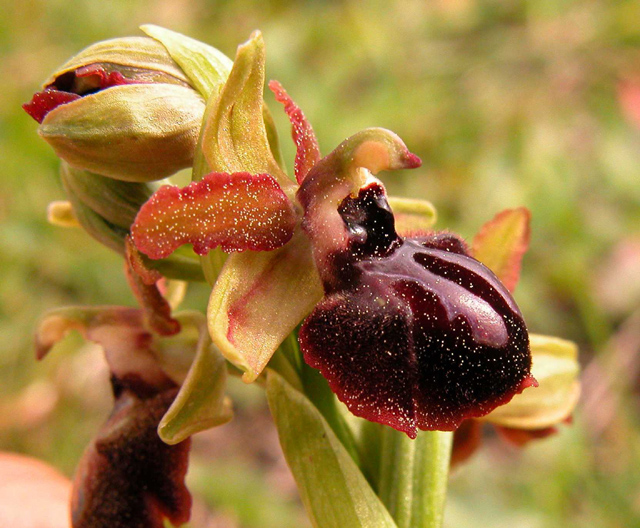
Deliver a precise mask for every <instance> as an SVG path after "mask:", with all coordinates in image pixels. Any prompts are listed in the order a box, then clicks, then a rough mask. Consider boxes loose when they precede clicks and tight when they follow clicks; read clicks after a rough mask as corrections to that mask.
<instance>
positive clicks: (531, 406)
mask: <svg viewBox="0 0 640 528" xmlns="http://www.w3.org/2000/svg"><path fill="white" fill-rule="evenodd" d="M529 340H530V345H531V356H532V359H533V366H532V370H531V372H532V374H533V376H534V377H535V378H536V379H537V380H538V383H539V384H540V385H539V386H538V387H537V388H532V389H530V390H527V391H524V392H523V393H522V394H517V395H516V396H514V397H513V399H512V400H511V401H510V402H509V403H507V404H506V405H503V406H502V407H498V408H497V409H496V410H495V411H493V412H492V413H490V414H489V415H487V417H486V418H485V419H486V420H487V421H489V422H491V423H494V424H496V425H501V426H504V427H509V428H513V429H529V430H531V429H544V428H547V427H551V426H554V425H557V424H559V423H560V422H562V421H564V420H566V419H567V418H568V417H569V416H571V413H572V412H573V409H574V407H575V405H576V403H577V402H578V398H579V396H580V383H579V381H578V375H579V370H580V369H579V365H578V348H577V346H576V345H575V343H572V342H571V341H566V340H564V339H559V338H557V337H549V336H542V335H537V334H530V335H529Z"/></svg>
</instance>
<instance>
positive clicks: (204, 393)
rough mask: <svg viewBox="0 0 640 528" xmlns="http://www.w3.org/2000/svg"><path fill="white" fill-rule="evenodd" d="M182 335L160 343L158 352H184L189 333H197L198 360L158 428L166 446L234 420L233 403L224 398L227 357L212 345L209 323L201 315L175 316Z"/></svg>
mask: <svg viewBox="0 0 640 528" xmlns="http://www.w3.org/2000/svg"><path fill="white" fill-rule="evenodd" d="M176 319H178V321H180V324H181V326H182V332H181V334H180V335H179V336H177V337H175V338H173V339H172V338H165V339H162V340H160V341H159V342H158V344H157V346H156V351H157V353H158V354H159V355H160V356H161V357H162V356H163V355H164V356H165V357H166V356H169V355H170V352H171V349H172V348H173V347H175V346H176V344H177V346H178V348H182V349H183V352H184V345H185V343H186V339H187V336H188V334H189V332H193V331H194V330H195V331H196V332H197V342H196V343H195V349H196V353H195V359H194V361H193V363H192V365H191V368H190V369H189V372H188V374H187V377H186V379H185V380H184V382H183V384H182V387H181V388H180V392H178V395H177V396H176V399H175V400H174V401H173V403H172V405H171V407H170V408H169V410H168V411H167V412H166V414H165V415H164V416H163V418H162V420H161V421H160V425H159V426H158V434H159V435H160V438H162V440H163V441H164V442H166V443H167V444H177V443H179V442H182V441H183V440H185V439H186V438H188V437H189V436H191V435H192V434H195V433H198V432H200V431H204V430H206V429H210V428H211V427H216V426H218V425H222V424H224V423H227V422H228V421H229V420H231V418H232V417H233V412H232V410H231V401H230V400H229V398H227V397H226V396H225V389H226V382H227V367H226V363H225V360H224V358H223V357H222V355H220V353H219V352H218V350H217V349H216V348H215V346H213V343H212V342H211V339H210V338H209V334H208V332H207V327H206V326H207V325H206V320H205V318H204V316H203V315H202V314H200V313H199V312H188V313H182V314H179V315H176Z"/></svg>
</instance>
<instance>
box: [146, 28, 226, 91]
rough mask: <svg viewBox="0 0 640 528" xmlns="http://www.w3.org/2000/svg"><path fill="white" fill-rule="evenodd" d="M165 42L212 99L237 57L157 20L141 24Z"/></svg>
mask: <svg viewBox="0 0 640 528" xmlns="http://www.w3.org/2000/svg"><path fill="white" fill-rule="evenodd" d="M140 29H141V30H142V31H144V32H145V33H146V34H147V35H149V36H150V37H153V38H154V39H156V40H158V41H159V42H161V43H162V44H163V45H164V46H165V48H167V51H168V52H169V55H171V58H172V59H173V60H174V61H176V62H177V63H178V65H179V66H180V67H181V68H182V69H183V71H184V73H185V74H186V75H187V77H189V79H190V80H191V82H192V83H193V85H194V86H195V87H196V89H197V90H198V91H199V92H200V94H201V95H202V96H203V97H204V98H205V100H206V99H208V98H209V97H210V96H211V95H212V94H213V93H214V91H215V90H216V89H218V88H219V87H220V86H221V85H222V84H223V83H224V82H225V81H226V79H227V77H228V76H229V72H230V71H231V67H232V66H233V61H232V60H231V59H230V58H229V57H227V56H226V55H225V54H224V53H222V52H221V51H218V50H217V49H216V48H214V47H212V46H209V45H208V44H205V43H204V42H200V41H199V40H195V39H192V38H191V37H187V36H186V35H182V34H180V33H176V32H175V31H171V30H169V29H165V28H162V27H160V26H154V25H153V24H146V25H144V26H140Z"/></svg>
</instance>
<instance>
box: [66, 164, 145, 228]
mask: <svg viewBox="0 0 640 528" xmlns="http://www.w3.org/2000/svg"><path fill="white" fill-rule="evenodd" d="M60 175H61V177H62V179H63V180H64V182H65V185H66V186H68V187H69V188H70V189H72V190H73V193H74V194H75V195H76V196H77V197H78V198H79V199H80V200H82V202H83V203H84V204H85V205H87V206H89V207H90V208H91V209H93V210H94V211H95V212H96V213H98V214H99V215H100V216H102V218H104V219H105V220H107V221H108V222H110V223H111V224H114V225H116V226H118V227H122V228H124V229H129V227H130V226H131V224H132V223H133V221H134V220H135V218H136V215H137V214H138V210H139V209H140V207H141V206H142V204H144V203H145V202H146V201H147V200H148V199H149V197H150V196H151V195H152V194H153V192H154V191H155V189H156V186H154V185H150V184H148V183H138V182H125V181H121V180H114V179H113V178H107V177H106V176H101V175H100V174H95V173H93V172H89V171H86V170H82V169H77V168H74V167H72V166H71V165H69V164H68V163H65V162H62V164H61V165H60Z"/></svg>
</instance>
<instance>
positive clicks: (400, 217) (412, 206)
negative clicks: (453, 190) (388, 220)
mask: <svg viewBox="0 0 640 528" xmlns="http://www.w3.org/2000/svg"><path fill="white" fill-rule="evenodd" d="M389 205H390V206H391V210H392V211H393V216H394V218H395V221H396V224H395V228H396V232H397V233H398V234H399V235H400V236H402V237H411V236H415V235H418V234H421V233H424V232H426V231H429V230H430V229H431V228H432V227H433V225H434V224H435V223H436V220H437V219H438V215H437V213H436V208H435V207H434V206H433V204H432V203H431V202H428V201H427V200H420V199H418V198H399V197H397V196H390V197H389Z"/></svg>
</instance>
